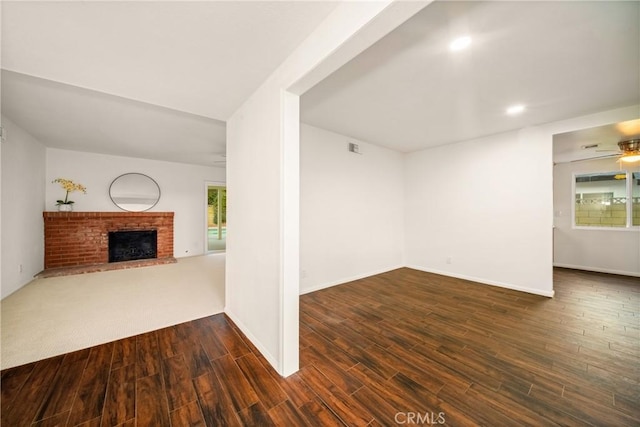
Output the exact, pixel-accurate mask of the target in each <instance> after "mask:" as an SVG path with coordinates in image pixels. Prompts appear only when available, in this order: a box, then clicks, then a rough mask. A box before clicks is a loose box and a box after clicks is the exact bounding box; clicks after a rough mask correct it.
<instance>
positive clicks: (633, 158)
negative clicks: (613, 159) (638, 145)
mask: <svg viewBox="0 0 640 427" xmlns="http://www.w3.org/2000/svg"><path fill="white" fill-rule="evenodd" d="M620 161H622V162H625V163H633V162H637V161H640V152H637V153H628V154H623V155H622V156H621V157H620Z"/></svg>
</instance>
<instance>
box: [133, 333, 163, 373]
mask: <svg viewBox="0 0 640 427" xmlns="http://www.w3.org/2000/svg"><path fill="white" fill-rule="evenodd" d="M160 372H161V367H160V346H159V343H158V333H157V332H155V331H153V332H148V333H146V334H142V335H138V336H137V337H136V377H137V378H143V377H147V376H150V375H156V374H159V373H160Z"/></svg>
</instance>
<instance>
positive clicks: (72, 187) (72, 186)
mask: <svg viewBox="0 0 640 427" xmlns="http://www.w3.org/2000/svg"><path fill="white" fill-rule="evenodd" d="M56 182H57V183H59V184H60V186H61V187H62V188H63V189H65V190H66V191H67V194H66V195H65V196H64V200H56V205H70V204H72V203H74V202H73V200H69V193H73V192H74V191H82V192H83V193H84V194H87V189H86V187H85V186H84V185H82V184H76V183H75V182H73V181H71V180H70V179H64V178H56V179H54V180H53V181H51V183H56Z"/></svg>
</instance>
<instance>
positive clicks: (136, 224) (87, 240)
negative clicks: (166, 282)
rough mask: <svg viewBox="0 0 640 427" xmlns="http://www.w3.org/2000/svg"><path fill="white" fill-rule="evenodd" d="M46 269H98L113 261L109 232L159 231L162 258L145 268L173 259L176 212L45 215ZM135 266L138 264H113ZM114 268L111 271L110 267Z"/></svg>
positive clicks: (159, 255)
mask: <svg viewBox="0 0 640 427" xmlns="http://www.w3.org/2000/svg"><path fill="white" fill-rule="evenodd" d="M42 216H43V218H44V268H45V272H46V271H47V270H50V269H58V270H59V269H61V268H73V269H74V270H76V271H78V270H82V268H80V269H79V268H78V267H83V266H93V268H92V269H88V271H96V270H95V266H97V265H104V264H107V263H108V262H109V251H108V245H109V232H110V231H134V230H157V231H158V258H157V259H155V260H145V262H143V263H139V264H141V265H150V264H154V263H157V264H164V263H167V262H171V260H174V259H173V212H43V214H42ZM113 264H123V265H122V267H123V268H126V265H128V266H130V267H131V266H133V265H135V264H131V263H130V264H126V263H112V264H111V265H113ZM110 269H111V268H110Z"/></svg>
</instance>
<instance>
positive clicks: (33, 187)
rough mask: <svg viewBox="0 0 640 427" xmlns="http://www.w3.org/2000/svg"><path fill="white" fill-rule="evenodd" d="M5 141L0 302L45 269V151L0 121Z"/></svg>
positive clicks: (4, 121) (3, 119)
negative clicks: (5, 136) (43, 218)
mask: <svg viewBox="0 0 640 427" xmlns="http://www.w3.org/2000/svg"><path fill="white" fill-rule="evenodd" d="M2 126H3V127H4V128H5V130H6V132H7V139H6V140H5V141H4V142H2V144H1V145H0V151H1V152H2V155H1V159H2V173H1V175H2V214H1V215H2V216H1V217H0V218H1V229H2V232H1V233H2V243H1V245H2V273H1V274H2V283H1V286H0V287H1V298H4V297H6V296H7V295H9V294H11V293H13V292H15V291H16V290H18V289H19V288H20V287H22V286H24V285H25V284H27V283H29V282H30V281H31V280H32V279H33V276H34V275H35V274H37V273H39V272H40V271H42V269H43V268H44V232H43V225H42V224H43V222H42V211H43V210H44V197H45V182H46V181H45V147H44V146H43V145H42V144H41V143H40V142H38V141H37V140H36V139H34V138H33V137H32V136H31V135H29V134H28V133H26V132H25V131H24V130H23V129H22V128H20V127H18V126H17V125H16V124H15V123H13V122H12V121H10V120H9V119H7V118H6V117H2Z"/></svg>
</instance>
